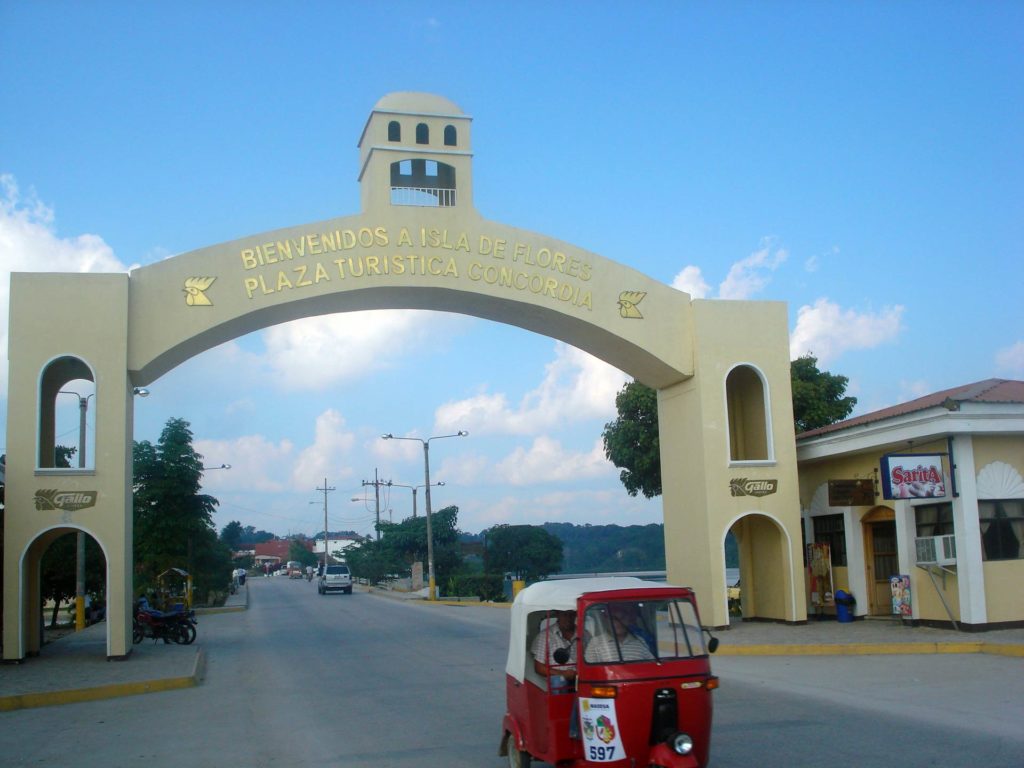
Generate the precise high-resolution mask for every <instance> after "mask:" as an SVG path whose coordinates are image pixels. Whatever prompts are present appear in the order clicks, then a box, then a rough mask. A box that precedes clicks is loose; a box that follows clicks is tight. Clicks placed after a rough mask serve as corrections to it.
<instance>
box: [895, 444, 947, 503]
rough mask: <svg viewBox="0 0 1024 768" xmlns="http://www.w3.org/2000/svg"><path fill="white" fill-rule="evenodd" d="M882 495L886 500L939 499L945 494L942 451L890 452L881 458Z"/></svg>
mask: <svg viewBox="0 0 1024 768" xmlns="http://www.w3.org/2000/svg"><path fill="white" fill-rule="evenodd" d="M881 465H882V496H883V497H884V498H886V499H937V498H941V497H943V496H945V495H946V479H945V477H943V474H942V456H941V455H939V454H923V453H917V454H911V453H901V454H896V453H894V454H890V455H888V456H883V457H882V461H881Z"/></svg>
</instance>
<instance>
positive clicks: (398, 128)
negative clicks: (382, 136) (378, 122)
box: [388, 120, 402, 141]
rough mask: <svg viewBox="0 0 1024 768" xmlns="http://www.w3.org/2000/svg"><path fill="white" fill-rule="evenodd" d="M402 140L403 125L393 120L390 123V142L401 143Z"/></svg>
mask: <svg viewBox="0 0 1024 768" xmlns="http://www.w3.org/2000/svg"><path fill="white" fill-rule="evenodd" d="M401 140H402V124H401V123H399V122H398V121H397V120H392V121H391V122H390V123H388V141H401Z"/></svg>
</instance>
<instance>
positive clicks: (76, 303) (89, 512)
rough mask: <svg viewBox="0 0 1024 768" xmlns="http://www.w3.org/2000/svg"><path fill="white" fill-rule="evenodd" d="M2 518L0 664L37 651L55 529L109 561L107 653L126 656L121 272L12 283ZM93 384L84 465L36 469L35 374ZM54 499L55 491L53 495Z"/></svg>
mask: <svg viewBox="0 0 1024 768" xmlns="http://www.w3.org/2000/svg"><path fill="white" fill-rule="evenodd" d="M10 301H11V311H10V342H9V359H10V369H9V374H8V381H9V389H8V402H9V407H8V413H7V469H6V481H7V482H6V488H5V513H4V585H5V586H4V592H5V599H4V609H3V610H4V628H3V633H4V648H3V655H4V659H6V660H19V659H22V658H24V657H25V656H26V655H27V654H30V653H37V652H38V651H39V646H40V642H39V629H38V628H39V626H40V621H41V618H42V617H41V605H40V583H39V579H40V568H39V565H40V559H41V557H42V553H43V552H44V551H45V550H46V547H47V546H48V545H49V543H50V541H51V540H52V539H53V538H54V536H55V535H56V534H50V533H49V532H50V531H55V530H56V529H68V528H77V529H80V530H84V531H86V532H88V533H89V534H90V535H91V536H92V537H93V538H94V539H96V541H97V542H98V543H99V545H100V547H101V548H102V549H103V551H104V553H105V555H106V558H107V580H106V589H107V656H108V657H110V658H118V657H123V656H126V655H128V654H129V653H130V652H131V647H132V645H131V608H132V605H131V603H132V562H133V560H132V534H133V519H132V502H131V492H132V485H131V479H132V414H133V408H134V403H133V394H132V393H133V386H132V382H131V380H130V379H129V377H128V374H127V370H128V360H127V351H128V316H129V312H128V275H125V274H112V275H111V274H108V275H95V274H87V275H74V276H70V279H69V276H68V275H62V274H57V273H43V274H36V273H33V274H28V273H15V274H13V275H12V276H11V300H10ZM61 356H73V357H76V358H79V359H81V360H82V361H85V362H86V363H87V364H88V366H89V368H90V369H91V371H92V372H93V375H94V377H95V384H96V395H95V404H94V406H93V408H94V411H93V412H94V418H95V424H96V435H97V439H96V450H95V455H94V457H93V468H92V469H88V468H86V469H77V468H72V469H55V468H52V467H40V466H39V456H38V453H37V451H38V447H37V439H38V436H39V435H40V433H41V432H42V430H41V429H40V419H41V418H43V415H44V414H45V413H47V412H50V409H48V408H44V407H43V405H42V403H41V402H40V400H41V393H40V374H41V372H42V371H43V370H44V369H45V368H46V367H47V365H48V364H49V363H50V362H51V361H52V360H54V359H56V358H58V357H61ZM51 492H52V493H51Z"/></svg>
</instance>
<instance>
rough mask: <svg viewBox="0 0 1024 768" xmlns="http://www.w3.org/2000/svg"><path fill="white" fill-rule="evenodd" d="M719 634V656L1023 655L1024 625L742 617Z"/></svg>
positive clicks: (882, 619) (895, 619) (889, 619)
mask: <svg viewBox="0 0 1024 768" xmlns="http://www.w3.org/2000/svg"><path fill="white" fill-rule="evenodd" d="M714 634H715V636H716V637H718V640H719V646H718V651H717V654H716V655H718V656H828V655H846V656H853V655H864V654H929V653H988V654H994V655H999V656H1017V657H1022V658H1024V629H1002V630H993V631H990V632H957V631H955V630H953V629H931V628H929V627H913V626H910V625H909V624H903V623H902V622H901V621H900V620H899V619H897V618H887V617H886V618H872V619H858V620H857V621H853V622H848V623H840V622H838V621H834V620H833V621H829V620H822V621H818V620H812V621H808V622H807V623H806V624H799V625H790V624H775V623H771V622H762V621H742V620H738V621H736V622H735V623H734V624H732V625H730V627H729V628H728V629H726V630H719V631H716V632H715V633H714Z"/></svg>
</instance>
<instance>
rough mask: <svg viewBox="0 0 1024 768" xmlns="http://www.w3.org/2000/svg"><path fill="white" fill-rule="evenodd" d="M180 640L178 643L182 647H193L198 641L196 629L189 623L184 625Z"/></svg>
mask: <svg viewBox="0 0 1024 768" xmlns="http://www.w3.org/2000/svg"><path fill="white" fill-rule="evenodd" d="M180 638H181V639H180V640H178V641H177V642H179V643H180V644H181V645H192V643H194V642H195V641H196V628H195V627H194V626H192V625H191V624H188V623H184V624H182V625H181V632H180Z"/></svg>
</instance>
